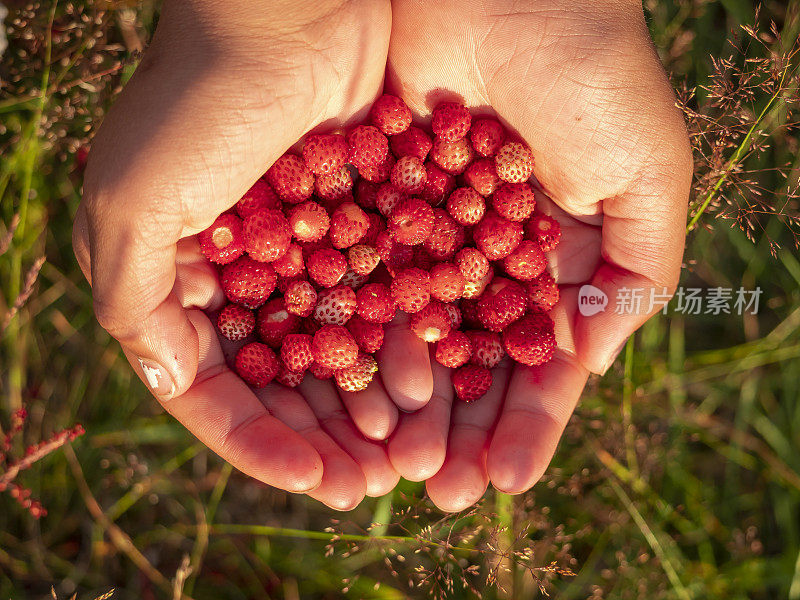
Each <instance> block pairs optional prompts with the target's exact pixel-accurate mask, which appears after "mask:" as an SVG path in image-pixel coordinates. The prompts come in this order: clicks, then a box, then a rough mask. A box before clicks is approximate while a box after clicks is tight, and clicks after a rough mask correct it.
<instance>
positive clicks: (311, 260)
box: [306, 248, 347, 287]
mask: <svg viewBox="0 0 800 600" xmlns="http://www.w3.org/2000/svg"><path fill="white" fill-rule="evenodd" d="M306 270H307V271H308V276H309V277H311V279H313V280H314V281H316V282H317V283H318V284H319V285H321V286H322V287H332V286H334V285H336V284H337V283H339V281H340V280H341V278H342V277H343V276H344V274H345V273H346V272H347V259H346V258H345V257H344V255H343V254H342V253H341V252H338V251H336V250H334V249H333V248H322V249H320V250H315V251H314V252H312V253H311V254H310V255H309V257H308V259H307V260H306Z"/></svg>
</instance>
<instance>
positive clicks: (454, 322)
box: [444, 303, 462, 330]
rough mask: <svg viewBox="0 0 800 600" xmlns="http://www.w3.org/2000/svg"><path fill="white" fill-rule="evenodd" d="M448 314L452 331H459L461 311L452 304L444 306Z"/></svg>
mask: <svg viewBox="0 0 800 600" xmlns="http://www.w3.org/2000/svg"><path fill="white" fill-rule="evenodd" d="M444 308H445V310H446V311H447V314H448V315H449V316H450V329H451V330H453V329H458V328H459V327H461V321H462V318H461V310H460V309H459V307H458V306H456V305H455V304H452V303H446V304H445V305H444Z"/></svg>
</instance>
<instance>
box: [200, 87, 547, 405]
mask: <svg viewBox="0 0 800 600" xmlns="http://www.w3.org/2000/svg"><path fill="white" fill-rule="evenodd" d="M370 118H371V122H372V124H371V125H359V126H357V127H355V128H354V129H352V130H351V131H350V132H349V133H348V134H347V135H346V136H344V135H338V134H314V135H309V136H307V137H306V139H305V143H304V146H303V151H302V156H300V155H297V154H293V153H287V154H284V155H283V156H282V157H280V158H279V159H278V160H277V161H276V162H275V164H274V165H273V166H272V167H270V169H269V170H268V171H267V172H266V174H265V175H264V177H263V178H262V179H259V180H258V181H257V182H256V183H255V185H254V186H253V187H252V188H251V189H250V190H249V191H248V192H247V194H245V196H244V197H243V198H242V199H241V200H239V202H238V203H237V204H236V205H235V207H234V208H233V209H231V210H230V211H228V212H226V213H224V214H222V215H220V217H218V218H217V220H216V221H214V224H213V225H212V226H211V227H209V228H208V229H207V230H205V231H203V232H202V233H201V234H200V235H199V240H200V245H201V248H202V251H203V253H204V255H205V256H206V257H207V258H208V259H209V260H211V261H213V262H215V263H217V264H219V265H223V266H222V267H221V281H222V288H223V290H224V292H225V295H226V296H227V298H228V300H229V301H230V304H228V305H227V306H226V307H225V308H224V309H223V310H222V312H221V313H220V314H219V317H218V321H217V325H218V327H219V330H220V332H221V333H222V334H223V335H224V336H226V337H227V338H229V339H230V340H233V341H238V340H246V339H248V338H250V336H251V334H252V333H253V332H254V331H255V333H256V335H257V337H258V339H259V340H260V341H253V342H251V343H248V344H246V345H245V346H243V347H242V348H241V349H240V350H239V352H238V354H237V355H236V363H235V368H236V371H237V372H238V373H239V375H240V376H241V377H242V378H243V379H244V380H245V381H247V382H248V383H249V384H251V385H253V386H255V387H261V386H264V385H266V384H268V383H269V382H270V381H272V380H273V379H275V380H276V381H278V382H280V383H282V384H284V385H287V386H292V387H293V386H296V385H298V384H299V383H300V381H302V379H303V376H304V375H305V372H306V371H310V372H311V373H312V374H313V375H314V376H315V377H317V378H319V379H329V378H331V377H333V378H335V380H336V383H337V385H338V386H339V387H340V388H341V389H343V390H346V391H359V390H363V389H364V388H366V387H367V385H368V384H369V383H370V381H371V380H372V377H373V375H374V374H375V372H376V371H377V370H378V367H377V363H376V362H375V359H374V358H373V354H374V353H375V352H376V351H377V350H378V349H379V348H380V347H381V345H382V344H383V335H384V331H383V326H384V324H386V323H388V322H389V321H391V320H392V319H393V318H394V316H395V313H396V311H397V310H398V309H399V310H402V311H405V312H406V313H409V315H410V318H409V321H410V327H411V330H412V331H413V332H414V333H415V334H416V335H418V336H419V337H420V338H421V339H423V340H425V341H426V342H435V343H436V352H435V355H436V360H438V361H439V362H440V363H441V364H443V365H445V366H446V367H452V368H453V369H455V370H454V371H453V373H452V381H453V386H454V388H455V391H456V393H457V395H458V397H459V398H461V399H463V400H466V401H472V400H476V399H477V398H480V397H481V396H483V394H485V393H486V391H487V390H488V389H489V386H490V385H491V382H492V374H491V371H490V369H492V368H493V367H495V366H496V365H497V363H498V362H499V361H500V360H501V359H502V358H503V356H504V355H505V353H508V355H509V356H510V357H511V358H512V359H514V360H516V361H517V362H520V363H523V364H526V365H538V364H542V363H544V362H546V361H548V360H550V358H551V357H552V355H553V351H554V350H555V337H554V334H553V322H552V320H551V319H550V317H549V316H548V314H547V311H548V310H550V309H551V308H552V307H553V305H554V304H555V303H556V302H557V301H558V288H557V286H556V284H555V282H554V280H553V278H552V277H551V276H550V274H549V273H548V272H547V259H546V258H545V255H544V253H545V252H547V251H550V250H552V249H553V248H554V247H555V246H556V245H557V244H558V242H559V239H560V237H561V228H560V226H559V225H558V223H557V222H556V221H555V220H554V219H552V218H551V217H549V216H547V215H544V214H540V213H538V212H536V211H535V210H534V209H535V204H536V202H535V197H534V191H533V189H532V187H531V185H530V184H529V183H528V180H529V179H530V178H531V175H532V173H533V155H532V154H531V151H530V148H528V147H527V146H526V145H525V144H523V143H521V142H519V141H514V140H512V139H510V138H508V137H507V134H506V132H505V130H504V128H503V126H502V125H501V124H500V123H499V122H498V121H497V120H495V119H491V118H476V120H474V121H473V118H472V115H470V112H469V111H468V110H467V108H465V107H464V106H462V105H461V104H457V103H453V102H446V103H443V104H440V105H439V106H437V107H436V109H435V110H434V111H433V115H432V123H431V129H432V130H433V139H431V137H430V136H429V135H428V134H427V133H426V132H425V131H423V130H422V129H420V128H417V127H414V126H412V125H411V111H410V110H409V108H408V107H407V106H406V105H405V103H404V102H403V101H402V100H401V99H399V98H397V97H395V96H389V95H384V96H382V97H381V98H379V99H378V100H377V101H376V102H375V104H374V106H373V107H372V110H371V112H370ZM501 273H504V275H501ZM254 311H255V312H254ZM462 327H463V329H464V330H463V331H462V329H461V328H462ZM276 351H277V352H278V355H276Z"/></svg>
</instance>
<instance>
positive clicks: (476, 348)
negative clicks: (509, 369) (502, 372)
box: [466, 331, 506, 369]
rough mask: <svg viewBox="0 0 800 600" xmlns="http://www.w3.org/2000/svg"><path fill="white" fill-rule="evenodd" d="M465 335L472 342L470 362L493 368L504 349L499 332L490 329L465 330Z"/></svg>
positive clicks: (502, 354) (502, 355)
mask: <svg viewBox="0 0 800 600" xmlns="http://www.w3.org/2000/svg"><path fill="white" fill-rule="evenodd" d="M466 333H467V337H468V338H469V341H470V343H471V344H472V358H471V359H470V361H471V362H472V364H475V365H479V366H481V367H484V368H486V369H494V368H495V367H496V366H497V365H498V364H500V361H501V360H503V357H504V356H505V355H506V351H505V350H503V341H502V339H501V338H500V334H499V333H494V332H492V331H467V332H466Z"/></svg>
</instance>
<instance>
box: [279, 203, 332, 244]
mask: <svg viewBox="0 0 800 600" xmlns="http://www.w3.org/2000/svg"><path fill="white" fill-rule="evenodd" d="M330 223H331V222H330V217H329V216H328V213H327V212H326V211H325V209H324V208H322V206H320V205H319V204H317V203H316V202H313V201H310V200H309V201H308V202H303V204H299V205H298V206H295V207H293V208H292V209H291V210H290V211H289V227H290V229H291V231H292V235H293V236H294V237H295V239H297V240H300V241H301V242H316V241H317V240H321V239H322V238H323V237H325V234H326V233H328V228H329V227H330Z"/></svg>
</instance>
